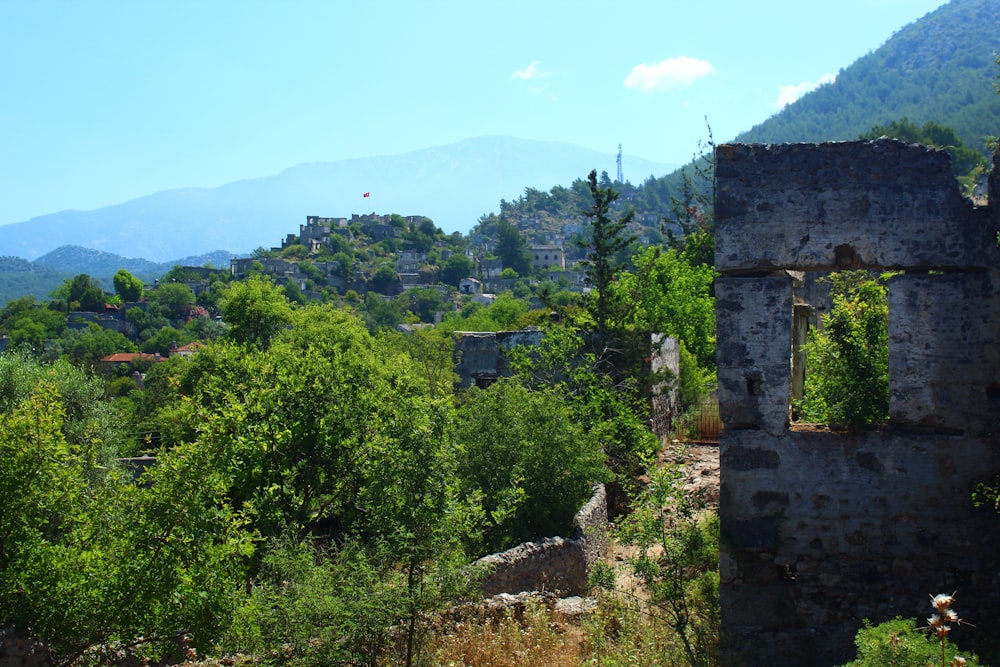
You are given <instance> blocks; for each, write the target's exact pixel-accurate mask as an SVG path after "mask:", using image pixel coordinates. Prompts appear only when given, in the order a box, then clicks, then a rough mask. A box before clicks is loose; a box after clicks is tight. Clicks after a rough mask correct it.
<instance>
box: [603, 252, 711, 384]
mask: <svg viewBox="0 0 1000 667" xmlns="http://www.w3.org/2000/svg"><path fill="white" fill-rule="evenodd" d="M632 261H633V263H634V264H635V272H634V273H633V272H624V273H622V274H621V277H620V279H619V280H618V281H617V282H616V283H615V284H614V285H612V292H613V299H614V300H615V302H619V303H627V304H629V306H630V307H629V309H628V313H627V319H626V324H627V326H629V327H633V328H635V329H638V330H639V331H641V332H642V333H643V335H647V336H648V335H649V334H652V333H662V334H665V335H668V336H673V337H675V338H677V339H679V340H680V341H681V342H682V343H683V344H684V346H685V347H686V348H687V349H688V350H689V351H690V352H692V353H693V354H694V355H695V357H696V359H697V361H698V365H699V366H700V367H701V368H704V369H706V370H709V371H711V370H713V369H714V368H715V299H714V297H713V296H712V286H713V283H714V281H715V275H716V274H715V269H714V268H713V267H712V266H710V265H708V266H706V265H704V264H701V263H697V262H695V263H692V262H689V261H687V260H686V259H685V258H684V256H683V254H682V251H681V252H679V251H677V250H661V249H660V248H646V249H645V250H643V251H642V252H640V253H639V254H638V255H636V256H635V257H634V258H633V260H632Z"/></svg>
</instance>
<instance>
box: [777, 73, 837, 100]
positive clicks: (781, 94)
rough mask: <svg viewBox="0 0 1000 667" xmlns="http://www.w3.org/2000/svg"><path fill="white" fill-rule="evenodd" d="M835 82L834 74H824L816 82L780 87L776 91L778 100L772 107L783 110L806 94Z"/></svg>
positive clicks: (835, 76)
mask: <svg viewBox="0 0 1000 667" xmlns="http://www.w3.org/2000/svg"><path fill="white" fill-rule="evenodd" d="M836 80H837V75H836V74H824V75H823V76H821V77H820V78H819V80H818V81H803V82H802V83H800V84H796V85H791V86H781V87H780V88H779V89H778V100H777V101H776V102H775V103H774V106H775V107H777V108H778V109H783V108H785V107H786V106H788V105H789V104H791V103H792V102H794V101H795V100H797V99H799V98H800V97H802V96H803V95H805V94H806V93H809V92H812V91H814V90H816V89H817V88H819V87H820V86H822V85H823V84H824V83H833V82H834V81H836Z"/></svg>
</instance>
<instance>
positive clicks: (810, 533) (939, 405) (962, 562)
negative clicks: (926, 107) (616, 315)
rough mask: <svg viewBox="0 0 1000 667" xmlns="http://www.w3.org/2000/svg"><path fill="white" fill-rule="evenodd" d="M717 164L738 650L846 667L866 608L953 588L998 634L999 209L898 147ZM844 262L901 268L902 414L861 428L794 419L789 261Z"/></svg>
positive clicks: (913, 610) (897, 311)
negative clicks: (978, 487) (981, 496)
mask: <svg viewBox="0 0 1000 667" xmlns="http://www.w3.org/2000/svg"><path fill="white" fill-rule="evenodd" d="M716 157H717V171H716V176H717V185H716V268H717V269H718V270H719V271H720V273H721V274H722V275H721V277H720V278H719V279H718V282H717V285H716V295H717V301H716V308H717V341H718V346H717V349H718V352H717V355H718V359H717V360H718V373H719V403H720V415H721V418H722V421H723V424H724V425H725V428H724V430H723V432H722V435H721V439H720V458H721V490H720V515H721V527H722V542H723V553H722V582H721V598H722V622H723V638H724V639H723V641H724V647H723V653H722V659H723V663H724V664H730V665H835V664H840V663H842V662H845V661H847V660H849V659H851V658H853V656H854V647H853V644H852V639H853V636H854V633H855V631H856V630H857V628H858V627H859V626H860V625H861V622H862V619H865V618H868V619H871V620H872V621H874V622H881V621H883V620H886V619H888V618H891V617H893V616H895V615H902V616H905V617H911V618H917V619H923V618H925V617H926V616H927V611H928V608H927V607H928V600H929V598H928V596H929V595H930V594H933V593H939V592H948V593H951V592H952V591H955V590H957V591H958V603H957V608H958V609H959V610H960V613H961V614H962V615H963V616H964V617H965V618H966V619H967V620H968V621H970V622H971V623H973V624H976V625H977V626H978V627H977V628H976V629H969V628H959V629H958V630H957V631H956V635H955V636H956V638H957V639H958V641H959V643H962V642H963V641H968V640H969V639H971V638H972V637H974V634H975V633H985V634H984V635H983V638H986V637H989V636H996V634H997V633H998V632H1000V516H998V515H997V514H996V513H994V512H993V511H992V510H988V509H987V510H984V509H975V508H973V507H972V503H971V498H970V494H971V492H972V490H973V488H974V486H975V484H976V483H977V482H980V481H985V480H990V479H991V478H992V477H993V476H994V475H996V474H997V472H998V471H1000V456H998V432H1000V271H998V268H1000V252H998V250H997V246H996V234H997V228H998V217H1000V216H998V209H1000V206H997V205H996V204H994V206H993V207H991V208H986V207H983V208H975V207H973V206H972V204H971V203H969V202H967V201H966V200H964V199H963V198H962V197H961V196H960V193H959V190H958V185H957V183H956V181H955V179H954V177H953V176H952V174H951V170H950V165H949V162H948V157H947V155H946V154H945V153H942V152H938V151H934V150H930V149H925V148H922V147H917V146H909V145H905V144H902V143H899V142H896V141H891V140H878V141H874V142H848V143H837V144H820V145H815V144H798V145H794V144H793V145H782V146H763V145H723V146H719V147H718V150H717V153H716ZM996 184H997V177H996V173H994V176H993V178H992V181H991V186H992V191H993V192H994V193H1000V188H997V187H996ZM994 196H1000V195H997V194H995V195H994ZM846 268H872V269H880V270H881V269H893V270H899V271H903V272H904V273H902V274H901V275H897V276H895V277H894V278H892V279H891V280H890V283H889V346H890V368H889V375H890V377H889V384H890V423H889V424H888V425H887V426H884V427H880V428H873V429H869V430H868V431H865V432H860V433H837V432H830V431H829V430H828V429H818V428H804V427H801V426H799V425H794V424H791V423H790V401H791V386H792V381H791V380H792V375H793V372H792V338H793V335H792V327H793V308H794V307H795V299H794V298H793V279H792V276H791V275H789V272H802V271H805V272H816V271H822V272H828V271H831V270H838V269H846ZM806 381H807V382H808V369H806Z"/></svg>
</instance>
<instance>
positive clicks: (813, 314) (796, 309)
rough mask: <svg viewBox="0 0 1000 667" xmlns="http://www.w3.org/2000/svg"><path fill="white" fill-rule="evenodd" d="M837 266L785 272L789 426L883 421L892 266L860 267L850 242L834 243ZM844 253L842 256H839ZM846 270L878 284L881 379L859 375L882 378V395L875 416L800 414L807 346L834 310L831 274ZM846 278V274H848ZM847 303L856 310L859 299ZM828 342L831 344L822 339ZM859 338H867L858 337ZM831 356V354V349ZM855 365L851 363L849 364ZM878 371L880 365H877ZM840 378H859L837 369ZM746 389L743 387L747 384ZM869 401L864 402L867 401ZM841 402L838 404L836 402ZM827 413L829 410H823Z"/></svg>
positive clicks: (888, 383) (840, 426)
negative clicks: (788, 278) (789, 294)
mask: <svg viewBox="0 0 1000 667" xmlns="http://www.w3.org/2000/svg"><path fill="white" fill-rule="evenodd" d="M837 257H838V261H837V266H838V269H837V270H835V271H798V272H789V273H790V275H792V277H793V288H792V289H793V299H792V314H791V320H792V322H791V326H792V332H791V350H790V370H791V377H790V386H789V427H790V428H795V427H800V428H815V427H827V428H829V429H831V430H857V429H867V428H872V427H879V426H884V425H886V424H887V423H888V421H889V404H890V394H891V387H892V378H891V377H890V375H889V356H890V349H889V348H890V344H891V343H890V340H889V318H890V313H889V289H890V284H889V281H890V279H891V278H892V276H893V275H896V272H881V271H878V270H876V269H874V268H872V267H866V266H864V265H863V264H861V262H860V261H859V258H858V256H857V254H856V253H855V252H854V251H853V249H852V248H850V246H846V245H844V246H839V247H838V248H837ZM841 258H845V259H846V261H840V260H841ZM847 272H852V273H855V272H856V277H857V283H858V284H859V285H861V284H863V283H866V282H869V281H871V282H874V283H875V284H877V285H878V286H880V287H881V289H882V290H883V295H884V297H883V298H884V300H885V306H884V307H885V311H884V312H885V314H884V322H883V323H882V325H881V329H882V331H881V335H882V336H884V344H883V345H882V346H880V347H881V348H882V349H881V350H879V353H880V356H883V355H884V361H883V363H884V380H883V379H882V378H881V377H868V378H867V379H866V378H863V377H862V378H860V379H861V380H863V381H864V382H865V383H866V384H870V383H872V382H874V383H883V382H884V392H885V395H884V396H883V397H882V399H881V401H880V405H879V406H878V408H879V410H878V412H879V413H880V416H879V417H877V418H874V419H873V418H869V417H865V418H864V419H862V420H858V421H852V420H844V421H845V422H846V423H842V422H840V421H836V420H830V419H826V420H817V419H805V418H804V417H803V413H804V412H805V411H806V410H807V407H806V405H805V402H806V400H807V397H808V391H809V377H810V373H809V355H810V352H811V346H813V345H817V344H818V341H817V340H816V336H817V335H819V334H818V333H816V332H823V331H824V330H825V328H826V326H828V321H829V319H830V318H831V317H833V316H834V314H835V312H836V305H835V303H834V295H833V292H834V290H835V286H834V278H833V276H835V275H838V274H843V273H847ZM848 280H850V277H848ZM850 305H852V306H858V308H859V310H861V309H863V305H859V302H857V301H854V302H851V304H850ZM827 342H828V344H830V345H832V344H834V342H833V341H830V340H828V341H827ZM861 342H862V344H864V343H866V342H870V341H861ZM834 356H836V355H834ZM853 370H857V369H853ZM879 375H880V376H881V375H882V371H879ZM835 377H840V378H841V380H842V382H841V383H840V384H842V385H846V384H849V383H850V382H851V380H852V379H859V378H858V376H853V377H852V376H849V375H846V374H845V375H841V376H835ZM748 391H749V389H748ZM869 404H870V402H869ZM837 405H841V406H842V404H837ZM827 416H829V414H828V415H827Z"/></svg>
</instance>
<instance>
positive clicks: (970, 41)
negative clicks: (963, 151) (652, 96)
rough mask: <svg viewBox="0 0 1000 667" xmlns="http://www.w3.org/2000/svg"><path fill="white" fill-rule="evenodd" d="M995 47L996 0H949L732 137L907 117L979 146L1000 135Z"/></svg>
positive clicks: (854, 128) (809, 133)
mask: <svg viewBox="0 0 1000 667" xmlns="http://www.w3.org/2000/svg"><path fill="white" fill-rule="evenodd" d="M859 20H863V18H861V19H859ZM997 51H1000V0H952V2H950V3H948V4H947V5H944V6H943V7H941V8H939V9H937V10H936V11H934V12H931V13H930V14H928V15H927V16H925V17H923V18H922V19H920V20H918V21H916V22H914V23H911V24H910V25H908V26H906V27H905V28H903V29H901V30H900V31H899V32H897V33H896V34H895V35H893V36H892V38H890V39H889V40H888V41H887V42H886V43H885V44H884V45H883V46H882V47H881V48H879V49H878V50H876V51H874V52H873V53H870V54H868V55H867V56H864V57H862V58H860V59H858V60H857V61H856V62H854V63H853V64H852V65H850V66H849V67H847V68H845V69H843V70H841V72H840V73H839V75H838V76H837V79H836V81H834V82H833V83H830V84H827V85H824V86H822V87H820V88H819V89H817V90H815V91H813V92H812V93H809V94H807V95H805V96H803V97H802V98H801V99H799V100H798V101H797V102H795V103H794V104H791V105H789V106H788V107H786V108H785V109H784V110H782V111H781V112H779V113H777V114H775V115H774V116H772V117H771V118H769V119H768V120H766V121H765V122H763V123H761V124H760V125H757V126H755V127H754V128H752V129H751V130H749V131H747V132H744V133H742V134H740V135H738V136H737V137H736V138H735V141H740V142H755V143H782V142H797V141H834V140H849V139H856V138H858V136H860V135H861V134H862V133H864V132H866V131H868V130H869V129H871V128H872V127H873V126H875V125H882V124H886V123H888V122H890V121H893V120H896V119H900V118H909V119H910V120H911V121H913V122H914V123H916V124H918V125H921V124H923V123H925V122H927V121H935V122H937V123H939V124H941V125H945V126H947V127H950V128H952V129H954V130H955V131H956V132H957V133H958V135H959V137H961V139H962V140H963V141H964V142H965V144H966V145H967V146H969V147H971V148H976V149H982V148H983V145H984V138H985V137H986V136H988V135H995V134H997V133H998V132H1000V96H997V95H996V94H995V89H994V86H993V84H994V82H995V80H996V74H997V67H996V65H995V64H994V54H995V52H997Z"/></svg>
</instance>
